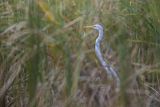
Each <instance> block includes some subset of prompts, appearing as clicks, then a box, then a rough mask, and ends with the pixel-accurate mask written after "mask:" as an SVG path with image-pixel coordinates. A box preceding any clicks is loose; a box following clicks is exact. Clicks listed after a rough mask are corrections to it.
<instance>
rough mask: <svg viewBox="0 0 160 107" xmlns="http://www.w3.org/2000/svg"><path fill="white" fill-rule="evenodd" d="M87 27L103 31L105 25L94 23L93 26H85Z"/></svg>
mask: <svg viewBox="0 0 160 107" xmlns="http://www.w3.org/2000/svg"><path fill="white" fill-rule="evenodd" d="M85 28H92V29H95V30H98V31H103V27H102V25H100V24H95V25H92V26H85Z"/></svg>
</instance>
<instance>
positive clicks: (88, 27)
mask: <svg viewBox="0 0 160 107" xmlns="http://www.w3.org/2000/svg"><path fill="white" fill-rule="evenodd" d="M84 28H92V29H93V28H94V26H84Z"/></svg>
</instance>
